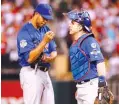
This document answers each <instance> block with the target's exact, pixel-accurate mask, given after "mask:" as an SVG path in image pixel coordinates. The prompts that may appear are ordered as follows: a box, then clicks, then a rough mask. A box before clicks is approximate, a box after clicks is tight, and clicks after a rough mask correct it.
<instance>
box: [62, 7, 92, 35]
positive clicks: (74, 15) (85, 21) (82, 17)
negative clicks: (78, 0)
mask: <svg viewBox="0 0 119 105" xmlns="http://www.w3.org/2000/svg"><path fill="white" fill-rule="evenodd" d="M63 15H65V16H67V17H68V18H69V19H71V20H74V21H76V22H78V23H80V24H81V25H82V26H83V27H84V28H85V29H86V31H88V32H89V33H90V32H91V30H90V26H91V19H90V15H89V13H88V12H87V11H84V10H81V11H80V12H79V11H78V10H76V9H75V10H72V11H70V12H68V13H63Z"/></svg>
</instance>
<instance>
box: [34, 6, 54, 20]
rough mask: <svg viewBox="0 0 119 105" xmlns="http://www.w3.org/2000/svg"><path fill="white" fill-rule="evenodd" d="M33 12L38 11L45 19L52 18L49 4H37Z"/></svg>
mask: <svg viewBox="0 0 119 105" xmlns="http://www.w3.org/2000/svg"><path fill="white" fill-rule="evenodd" d="M35 12H38V13H39V14H40V15H41V16H43V17H44V18H45V19H47V20H52V19H53V16H52V8H51V6H50V5H49V4H39V5H38V6H37V7H36V8H35Z"/></svg>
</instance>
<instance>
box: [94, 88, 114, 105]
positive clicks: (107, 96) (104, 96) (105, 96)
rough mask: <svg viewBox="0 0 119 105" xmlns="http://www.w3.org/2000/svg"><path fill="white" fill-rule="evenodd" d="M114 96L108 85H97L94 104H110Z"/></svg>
mask: <svg viewBox="0 0 119 105" xmlns="http://www.w3.org/2000/svg"><path fill="white" fill-rule="evenodd" d="M113 100H114V96H113V94H112V92H111V91H110V90H109V88H108V86H105V87H99V89H98V96H97V97H96V99H95V102H94V103H95V104H112V103H113Z"/></svg>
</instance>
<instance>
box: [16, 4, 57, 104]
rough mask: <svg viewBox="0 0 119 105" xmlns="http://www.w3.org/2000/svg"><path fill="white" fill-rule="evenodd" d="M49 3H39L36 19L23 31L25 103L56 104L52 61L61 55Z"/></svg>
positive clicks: (20, 44) (21, 58)
mask: <svg viewBox="0 0 119 105" xmlns="http://www.w3.org/2000/svg"><path fill="white" fill-rule="evenodd" d="M52 19H53V16H52V9H51V7H50V6H49V5H48V4H39V5H38V6H37V7H36V9H35V11H34V14H33V17H32V19H31V20H30V21H29V22H27V23H26V24H25V25H24V26H23V27H22V28H21V30H20V31H19V33H18V37H17V47H18V55H19V63H20V65H21V66H22V68H21V70H20V83H21V87H22V89H23V99H24V103H25V104H48V103H49V104H54V92H53V87H52V83H51V80H50V77H49V74H48V69H49V67H50V62H52V61H53V60H54V59H55V57H56V56H57V51H56V44H55V42H54V40H53V38H54V33H53V32H52V31H50V29H49V27H48V26H47V25H46V23H47V22H48V20H52Z"/></svg>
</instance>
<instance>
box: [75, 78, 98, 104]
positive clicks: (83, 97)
mask: <svg viewBox="0 0 119 105" xmlns="http://www.w3.org/2000/svg"><path fill="white" fill-rule="evenodd" d="M76 87H77V92H76V96H75V98H76V100H77V103H78V104H94V101H95V98H96V96H97V95H98V78H95V79H92V80H90V81H89V82H86V83H83V84H77V85H76Z"/></svg>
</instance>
